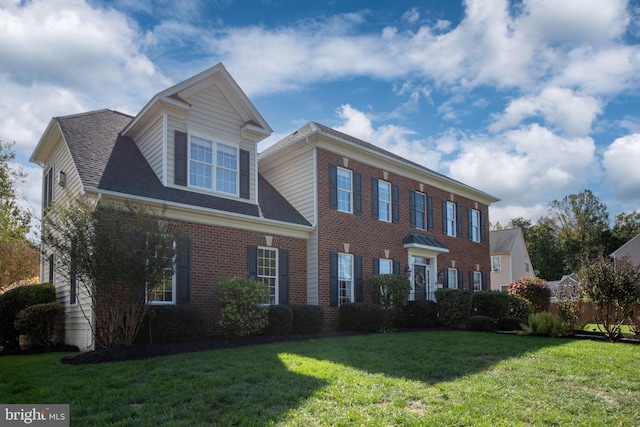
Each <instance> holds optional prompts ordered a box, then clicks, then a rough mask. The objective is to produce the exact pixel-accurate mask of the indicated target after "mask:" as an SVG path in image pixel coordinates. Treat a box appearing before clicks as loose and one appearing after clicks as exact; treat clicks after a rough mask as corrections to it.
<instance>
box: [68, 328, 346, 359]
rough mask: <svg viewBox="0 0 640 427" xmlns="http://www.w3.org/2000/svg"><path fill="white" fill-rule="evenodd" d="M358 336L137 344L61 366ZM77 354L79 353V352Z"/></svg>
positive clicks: (80, 356)
mask: <svg viewBox="0 0 640 427" xmlns="http://www.w3.org/2000/svg"><path fill="white" fill-rule="evenodd" d="M356 334H357V333H355V332H330V333H321V334H294V335H287V336H264V335H259V336H249V337H243V338H211V339H207V340H202V341H194V342H184V343H171V344H136V345H132V346H129V347H117V348H108V349H100V350H95V351H89V352H86V353H81V354H78V355H73V356H66V357H63V358H62V360H61V362H62V363H64V364H69V365H83V364H89V363H107V362H122V361H126V360H142V359H149V358H152V357H158V356H169V355H174V354H180V353H189V352H194V351H206V350H219V349H224V348H237V347H245V346H250V345H259V344H269V343H276V342H290V341H304V340H309V339H318V338H327V337H338V336H349V335H356ZM76 350H77V349H76Z"/></svg>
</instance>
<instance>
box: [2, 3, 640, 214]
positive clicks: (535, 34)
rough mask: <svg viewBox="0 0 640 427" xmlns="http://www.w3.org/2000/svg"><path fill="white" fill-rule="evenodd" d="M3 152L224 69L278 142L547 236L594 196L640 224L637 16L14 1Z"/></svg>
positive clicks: (515, 9) (608, 11) (31, 194)
mask: <svg viewBox="0 0 640 427" xmlns="http://www.w3.org/2000/svg"><path fill="white" fill-rule="evenodd" d="M0 58H2V60H0V89H1V90H0V139H1V140H2V141H3V142H5V143H6V142H13V141H15V143H16V145H15V150H16V152H17V154H18V159H17V160H18V162H17V164H16V165H15V166H16V167H19V166H20V165H22V167H24V170H25V171H26V172H27V173H28V178H27V180H26V181H25V182H24V183H23V184H21V186H20V191H21V196H22V197H23V198H24V204H25V205H26V206H32V207H34V210H35V211H36V212H39V207H38V206H39V203H40V198H41V189H40V188H41V185H40V180H41V171H40V169H39V168H38V167H37V166H36V165H33V164H30V163H28V159H29V156H30V155H31V152H32V151H33V149H34V147H35V145H36V144H37V142H38V140H39V138H40V136H41V134H42V133H43V132H44V130H45V128H46V126H47V124H48V122H49V120H50V119H51V117H53V116H62V115H68V114H74V113H78V112H83V111H90V110H96V109H101V108H110V109H115V110H119V111H123V112H126V113H129V114H136V113H137V112H138V111H139V110H140V109H141V108H142V107H143V106H144V104H145V103H146V102H147V101H148V100H149V99H150V98H151V97H153V95H155V94H156V93H158V92H160V91H161V90H163V89H165V88H167V87H169V86H171V85H172V84H174V83H178V82H180V81H182V80H184V79H186V78H188V77H190V76H191V75H193V74H196V73H198V72H200V71H202V70H204V69H207V68H209V67H210V66H212V65H215V64H216V63H218V62H223V63H224V64H225V66H226V68H227V69H228V70H229V72H230V73H231V74H232V76H233V77H234V78H235V79H236V81H237V82H238V84H239V85H240V86H241V87H242V88H243V90H244V91H245V92H246V93H247V95H248V96H249V98H250V99H251V100H252V102H253V103H254V104H255V105H256V107H257V108H258V110H259V111H260V112H261V114H262V115H263V116H264V118H265V119H266V120H267V122H268V123H269V124H270V125H271V127H272V128H273V129H274V134H273V135H272V136H271V137H270V138H269V139H268V140H266V141H264V142H262V143H261V145H260V147H259V148H260V149H264V148H266V147H267V146H268V145H269V144H272V143H274V142H276V141H277V140H279V139H280V138H282V137H283V136H285V135H286V134H288V133H290V132H292V131H294V130H295V129H297V128H298V127H300V126H302V125H303V124H304V123H306V122H308V121H317V122H320V123H323V124H325V125H327V126H330V127H334V128H336V129H339V130H341V131H343V132H346V133H348V134H351V135H353V136H356V137H358V138H361V139H364V140H365V141H368V142H371V143H373V144H376V145H379V146H381V147H383V148H385V149H387V150H389V151H392V152H394V153H396V154H399V155H402V156H405V157H408V158H411V159H412V160H414V161H417V162H419V163H421V164H423V165H424V166H426V167H428V168H431V169H433V170H436V171H438V172H441V173H444V174H446V175H448V176H450V177H452V178H454V179H457V180H460V181H462V182H464V183H466V184H468V185H472V186H474V187H477V188H479V189H481V190H483V191H485V192H488V193H490V194H492V195H495V196H497V197H499V198H501V199H502V201H501V202H499V203H496V204H495V205H492V207H491V210H490V219H491V222H492V223H495V222H498V221H499V222H500V223H501V224H503V225H505V224H506V223H507V222H508V221H509V219H511V218H515V217H519V216H522V217H525V218H529V219H531V220H533V221H534V222H535V221H536V220H537V219H538V218H539V217H540V216H543V215H546V214H547V211H548V203H549V202H550V201H551V200H554V199H560V198H562V197H563V196H565V195H568V194H572V193H578V192H580V191H583V190H584V189H590V190H592V191H593V192H594V193H595V194H596V196H598V198H599V199H600V201H601V202H603V203H605V204H606V205H607V207H608V210H609V214H610V218H611V219H613V218H614V217H615V215H616V214H617V213H619V212H622V211H624V212H627V213H628V212H631V211H634V210H638V209H640V167H638V165H640V2H638V1H637V0H634V1H624V0H573V1H570V0H536V1H529V0H523V1H510V2H509V1H506V0H468V1H433V0H432V1H404V0H395V1H393V2H391V1H367V2H362V1H355V0H354V1H348V0H341V1H338V0H331V1H294V0H264V1H259V0H256V1H249V0H219V1H205V0H184V1H174V0H149V1H145V0H116V1H106V0H104V1H102V0H33V1H14V0H0Z"/></svg>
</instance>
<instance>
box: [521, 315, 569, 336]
mask: <svg viewBox="0 0 640 427" xmlns="http://www.w3.org/2000/svg"><path fill="white" fill-rule="evenodd" d="M525 331H526V332H528V333H532V334H536V335H548V336H551V337H561V336H564V335H567V334H568V333H569V332H570V331H569V330H567V328H566V326H565V324H564V322H563V321H562V319H561V318H560V316H557V315H555V314H553V313H548V312H542V313H534V314H532V315H531V316H529V326H528V327H526V328H525Z"/></svg>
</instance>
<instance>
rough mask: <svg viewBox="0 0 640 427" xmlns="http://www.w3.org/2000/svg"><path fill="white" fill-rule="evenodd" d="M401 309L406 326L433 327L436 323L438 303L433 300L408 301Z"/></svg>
mask: <svg viewBox="0 0 640 427" xmlns="http://www.w3.org/2000/svg"><path fill="white" fill-rule="evenodd" d="M402 311H403V314H404V316H403V317H404V323H403V326H404V327H406V328H435V327H436V326H437V325H438V304H437V303H436V302H435V301H429V300H421V301H409V302H407V305H405V306H404V309H403V310H402Z"/></svg>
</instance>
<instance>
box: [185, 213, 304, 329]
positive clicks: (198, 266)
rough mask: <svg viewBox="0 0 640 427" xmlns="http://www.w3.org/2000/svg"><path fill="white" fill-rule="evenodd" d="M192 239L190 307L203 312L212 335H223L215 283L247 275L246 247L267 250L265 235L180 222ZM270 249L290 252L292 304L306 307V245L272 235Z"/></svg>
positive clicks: (299, 241)
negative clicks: (265, 247) (219, 323)
mask: <svg viewBox="0 0 640 427" xmlns="http://www.w3.org/2000/svg"><path fill="white" fill-rule="evenodd" d="M176 225H177V227H178V228H179V230H180V231H181V232H182V233H183V234H184V235H187V236H188V237H189V238H190V288H189V299H190V303H191V304H192V305H194V306H196V307H198V308H200V309H201V310H203V311H204V313H205V316H206V318H207V322H208V331H209V334H211V335H219V334H221V333H222V331H221V330H220V328H219V327H218V322H219V320H220V316H219V311H220V306H219V296H218V294H217V292H216V288H215V283H216V281H218V280H220V279H224V278H230V277H233V276H242V277H245V276H246V275H247V247H248V246H268V245H267V241H266V234H265V233H259V232H255V231H248V230H242V229H237V228H231V227H222V226H214V225H204V224H196V223H188V222H177V224H176ZM271 236H272V237H273V241H272V244H271V247H273V248H278V249H288V250H289V303H290V304H306V300H307V290H306V279H307V254H306V251H307V241H306V240H305V239H299V238H293V237H285V236H277V235H273V234H271Z"/></svg>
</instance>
